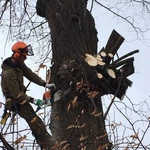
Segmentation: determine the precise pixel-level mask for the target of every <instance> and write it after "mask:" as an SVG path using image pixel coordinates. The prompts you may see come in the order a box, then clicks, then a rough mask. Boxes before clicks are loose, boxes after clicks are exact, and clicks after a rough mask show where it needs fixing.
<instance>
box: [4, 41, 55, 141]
mask: <svg viewBox="0 0 150 150" xmlns="http://www.w3.org/2000/svg"><path fill="white" fill-rule="evenodd" d="M12 52H13V54H12V56H11V57H8V58H6V59H5V60H4V61H3V63H2V75H1V88H2V92H3V94H4V96H5V98H6V106H5V110H4V114H3V117H2V121H1V123H2V124H5V121H6V120H3V119H4V118H5V117H7V116H6V115H8V114H7V111H15V112H16V113H17V114H19V115H20V116H21V117H22V118H24V119H25V120H26V122H27V123H28V124H29V126H30V128H31V130H32V131H33V132H34V134H36V133H35V132H36V128H35V129H34V127H32V125H30V122H31V120H32V119H33V118H34V117H37V118H38V120H39V121H40V123H41V124H42V122H41V120H40V118H39V117H38V116H37V115H36V113H35V112H34V110H33V108H32V106H31V104H30V103H33V104H35V105H37V106H38V107H42V106H43V105H44V104H45V103H46V101H45V100H40V99H35V98H33V97H31V96H28V95H27V94H26V93H25V86H24V83H23V77H26V78H27V79H28V80H29V81H31V82H33V83H36V84H37V85H39V86H43V87H46V88H52V89H55V84H54V83H52V84H46V82H45V81H44V80H43V79H41V78H40V77H39V76H38V75H36V74H35V73H34V72H32V70H31V69H30V68H28V67H27V66H26V64H25V63H24V61H25V60H26V58H27V56H33V55H34V54H33V50H32V47H31V45H26V44H25V43H24V42H17V43H15V44H14V45H13V46H12ZM53 94H55V93H54V92H53ZM52 97H53V98H55V97H54V95H53V96H52ZM53 102H55V99H53ZM49 105H51V104H50V102H49ZM43 126H44V125H43ZM43 128H45V127H43ZM43 130H45V129H43ZM36 136H37V137H36V138H37V139H38V135H36Z"/></svg>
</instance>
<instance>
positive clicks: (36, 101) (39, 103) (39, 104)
mask: <svg viewBox="0 0 150 150" xmlns="http://www.w3.org/2000/svg"><path fill="white" fill-rule="evenodd" d="M33 104H35V105H37V106H38V107H42V106H43V105H44V104H45V102H44V101H43V100H40V99H33Z"/></svg>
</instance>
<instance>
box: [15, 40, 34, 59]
mask: <svg viewBox="0 0 150 150" xmlns="http://www.w3.org/2000/svg"><path fill="white" fill-rule="evenodd" d="M12 51H13V52H14V55H16V56H17V57H16V58H19V57H20V56H19V55H20V54H21V55H25V56H27V55H28V56H33V55H34V53H33V50H32V47H31V45H26V44H25V43H24V42H17V43H15V44H14V45H13V46H12Z"/></svg>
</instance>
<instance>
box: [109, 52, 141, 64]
mask: <svg viewBox="0 0 150 150" xmlns="http://www.w3.org/2000/svg"><path fill="white" fill-rule="evenodd" d="M138 52H139V50H134V51H132V52H130V53H128V54H126V55H124V56H122V57H120V58H118V59H117V60H115V61H114V62H113V63H112V64H111V65H112V66H113V65H114V64H116V63H118V62H119V61H121V60H123V59H125V58H126V57H129V56H131V55H133V54H135V53H138Z"/></svg>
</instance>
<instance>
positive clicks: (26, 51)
mask: <svg viewBox="0 0 150 150" xmlns="http://www.w3.org/2000/svg"><path fill="white" fill-rule="evenodd" d="M19 51H20V53H21V54H22V55H28V56H33V55H34V53H33V49H32V46H31V45H28V46H27V47H25V48H20V49H19Z"/></svg>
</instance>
